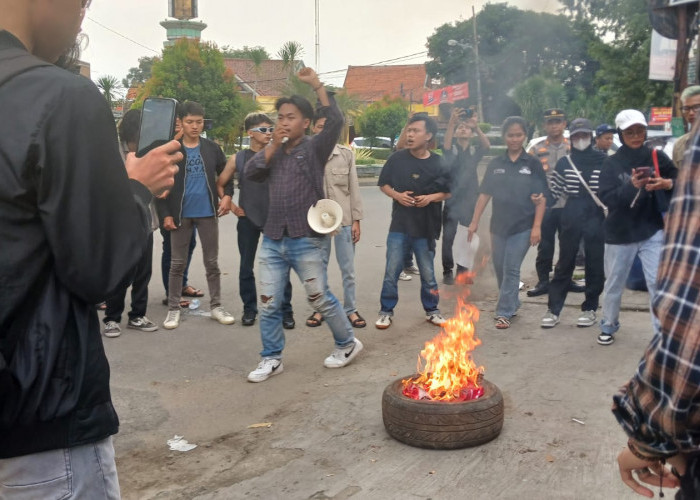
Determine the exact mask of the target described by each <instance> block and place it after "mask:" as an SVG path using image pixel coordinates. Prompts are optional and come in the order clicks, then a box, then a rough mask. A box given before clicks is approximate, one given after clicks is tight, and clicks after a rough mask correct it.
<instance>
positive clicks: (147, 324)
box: [126, 316, 158, 332]
mask: <svg viewBox="0 0 700 500" xmlns="http://www.w3.org/2000/svg"><path fill="white" fill-rule="evenodd" d="M126 327H127V328H131V329H132V330H141V331H142V332H155V331H156V330H157V329H158V325H156V324H155V323H154V322H153V321H151V320H150V319H148V318H147V317H146V316H138V317H136V318H129V322H128V323H127V324H126Z"/></svg>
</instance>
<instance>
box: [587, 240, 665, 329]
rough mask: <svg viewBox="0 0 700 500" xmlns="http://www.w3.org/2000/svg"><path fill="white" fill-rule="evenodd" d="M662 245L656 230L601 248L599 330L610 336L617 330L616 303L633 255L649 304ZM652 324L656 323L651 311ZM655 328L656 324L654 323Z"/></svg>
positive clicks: (620, 300)
mask: <svg viewBox="0 0 700 500" xmlns="http://www.w3.org/2000/svg"><path fill="white" fill-rule="evenodd" d="M663 242H664V234H663V231H657V232H656V233H655V234H654V235H653V236H652V237H651V238H649V239H648V240H644V241H639V242H637V243H630V244H627V245H608V244H606V245H605V277H606V279H605V289H604V291H603V293H604V295H603V319H602V320H601V321H600V331H601V332H603V333H608V334H611V335H612V334H614V333H615V332H617V331H618V330H619V329H620V321H619V319H620V304H621V303H622V292H623V291H624V288H625V282H626V281H627V276H628V275H629V273H630V269H632V263H633V262H634V258H635V256H637V255H639V260H641V262H642V269H643V270H644V279H645V280H646V282H647V289H648V290H649V303H650V310H651V301H652V300H653V298H654V294H655V293H656V272H657V271H658V270H659V262H660V260H661V249H662V246H663ZM651 315H652V321H653V322H654V323H655V324H657V322H658V320H657V319H656V316H654V312H653V311H652V312H651ZM657 326H658V324H657Z"/></svg>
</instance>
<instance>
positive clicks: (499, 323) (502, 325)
mask: <svg viewBox="0 0 700 500" xmlns="http://www.w3.org/2000/svg"><path fill="white" fill-rule="evenodd" d="M496 328H497V329H498V330H505V329H506V328H510V320H509V319H508V318H506V317H505V316H499V317H498V318H496Z"/></svg>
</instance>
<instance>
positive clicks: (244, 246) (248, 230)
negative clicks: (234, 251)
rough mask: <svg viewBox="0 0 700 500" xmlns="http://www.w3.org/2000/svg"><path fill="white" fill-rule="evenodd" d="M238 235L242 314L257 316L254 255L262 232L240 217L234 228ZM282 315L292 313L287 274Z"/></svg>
mask: <svg viewBox="0 0 700 500" xmlns="http://www.w3.org/2000/svg"><path fill="white" fill-rule="evenodd" d="M236 232H237V235H238V251H239V252H240V254H241V265H240V268H239V270H238V291H239V292H240V294H241V300H242V301H243V312H244V313H253V314H256V315H257V314H258V292H257V289H256V288H255V273H254V271H253V267H254V266H255V254H256V253H257V251H258V242H259V241H260V235H261V234H262V230H261V229H260V228H259V227H257V226H256V225H255V224H253V223H252V222H251V220H250V219H249V218H248V217H240V218H239V219H238V224H237V226H236ZM282 313H283V314H285V315H291V314H293V311H292V282H291V281H289V274H287V284H286V285H285V287H284V299H283V302H282Z"/></svg>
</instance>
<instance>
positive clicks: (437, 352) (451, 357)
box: [402, 298, 484, 401]
mask: <svg viewBox="0 0 700 500" xmlns="http://www.w3.org/2000/svg"><path fill="white" fill-rule="evenodd" d="M477 321H479V309H477V307H476V306H474V305H473V304H469V303H466V302H465V300H463V299H462V298H459V299H458V303H457V313H456V314H455V316H454V317H453V318H450V319H448V320H447V322H446V323H445V324H444V325H443V326H442V329H441V330H440V333H439V334H438V335H437V336H436V337H435V338H434V339H433V340H431V341H430V342H426V343H425V348H424V349H423V350H422V351H421V353H420V356H419V358H418V370H417V372H418V376H416V377H412V378H409V379H405V380H403V381H402V382H403V386H404V391H403V392H404V394H405V395H406V396H408V397H412V398H414V399H420V397H421V396H419V393H420V394H423V393H424V394H425V395H427V397H428V398H429V399H432V400H437V401H464V400H466V399H476V398H478V397H479V396H481V395H482V394H483V389H482V388H481V386H480V384H479V382H480V378H481V377H482V376H483V373H484V368H483V366H479V367H477V366H476V364H475V363H474V360H473V359H472V356H471V354H472V352H473V351H474V349H475V348H476V347H477V346H479V345H481V340H480V339H478V338H477V337H476V335H475V334H476V328H475V324H476V322H477Z"/></svg>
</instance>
